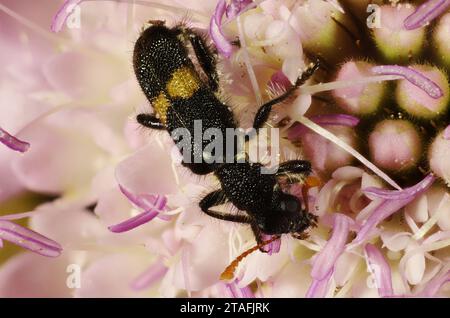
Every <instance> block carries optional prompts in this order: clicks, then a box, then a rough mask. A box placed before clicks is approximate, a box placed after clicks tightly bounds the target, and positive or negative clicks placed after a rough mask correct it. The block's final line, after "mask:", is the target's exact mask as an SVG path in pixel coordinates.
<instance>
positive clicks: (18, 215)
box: [0, 211, 36, 220]
mask: <svg viewBox="0 0 450 318" xmlns="http://www.w3.org/2000/svg"><path fill="white" fill-rule="evenodd" d="M35 214H36V212H35V211H31V212H23V213H14V214H7V215H0V220H19V219H24V218H29V217H31V216H33V215H35Z"/></svg>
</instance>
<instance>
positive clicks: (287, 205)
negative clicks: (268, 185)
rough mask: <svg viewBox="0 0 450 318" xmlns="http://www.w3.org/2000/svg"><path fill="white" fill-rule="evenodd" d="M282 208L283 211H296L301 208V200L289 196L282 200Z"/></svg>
mask: <svg viewBox="0 0 450 318" xmlns="http://www.w3.org/2000/svg"><path fill="white" fill-rule="evenodd" d="M280 208H281V210H282V211H285V212H289V213H294V212H297V211H299V210H300V202H299V201H298V200H297V198H295V197H292V196H288V197H285V198H283V199H282V200H281V202H280Z"/></svg>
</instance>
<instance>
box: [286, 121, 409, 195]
mask: <svg viewBox="0 0 450 318" xmlns="http://www.w3.org/2000/svg"><path fill="white" fill-rule="evenodd" d="M293 119H294V120H296V121H298V122H300V123H301V124H303V125H305V126H306V127H308V128H309V129H311V130H312V131H314V132H315V133H317V134H319V135H320V136H322V137H324V138H326V139H328V140H330V141H331V142H333V143H334V144H336V145H337V146H339V147H340V148H342V149H343V150H345V151H347V152H348V153H349V154H351V155H352V156H354V157H355V158H356V159H358V160H359V161H360V162H361V163H362V164H363V165H365V166H366V167H367V168H369V169H370V170H372V171H373V172H374V173H375V174H376V175H378V176H379V177H380V178H382V179H383V180H384V181H386V182H387V183H388V184H390V185H391V186H393V187H394V188H396V189H399V190H400V189H401V187H400V186H399V185H398V184H397V183H396V182H395V181H394V180H392V179H391V178H390V177H389V176H388V175H387V174H385V173H384V172H383V171H381V170H380V169H379V168H378V167H377V166H375V165H374V164H373V163H372V162H370V161H369V160H367V159H366V158H365V157H364V156H363V155H362V154H360V153H359V152H358V151H356V150H355V149H354V148H352V147H351V146H349V145H348V144H347V143H345V142H343V141H342V140H341V139H339V137H337V136H336V135H334V134H333V133H331V132H329V131H328V130H326V129H324V128H322V127H321V126H319V125H317V124H316V123H315V122H313V121H311V120H310V119H308V118H306V117H305V116H298V117H296V118H293Z"/></svg>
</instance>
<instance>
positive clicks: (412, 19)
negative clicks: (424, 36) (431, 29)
mask: <svg viewBox="0 0 450 318" xmlns="http://www.w3.org/2000/svg"><path fill="white" fill-rule="evenodd" d="M449 6H450V1H449V0H429V1H426V2H425V3H423V4H422V5H420V6H419V7H418V8H417V9H416V11H414V13H413V14H411V15H410V16H409V17H407V18H406V19H405V21H404V22H403V25H404V26H405V28H406V29H407V30H414V29H418V28H420V27H422V26H425V25H428V24H429V23H430V22H431V21H432V20H433V19H434V18H436V17H437V16H439V15H440V14H442V13H443V12H445V10H446V9H447V8H448V7H449Z"/></svg>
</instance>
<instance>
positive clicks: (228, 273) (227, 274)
mask: <svg viewBox="0 0 450 318" xmlns="http://www.w3.org/2000/svg"><path fill="white" fill-rule="evenodd" d="M279 238H280V236H279V235H275V236H273V237H272V238H271V239H270V240H267V241H264V242H261V243H260V244H257V245H255V246H253V247H252V248H249V249H248V250H246V251H245V252H243V253H242V254H241V255H239V256H238V257H236V258H235V259H234V261H232V262H231V263H230V265H228V266H227V268H225V270H224V271H223V272H222V274H220V280H231V279H233V277H234V272H235V271H236V268H237V267H238V265H239V263H240V262H241V261H242V260H243V259H244V258H245V257H247V256H248V255H250V254H251V253H253V252H254V251H256V250H258V249H260V248H261V247H264V246H266V245H267V244H270V243H272V242H273V241H275V240H278V239H279Z"/></svg>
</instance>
